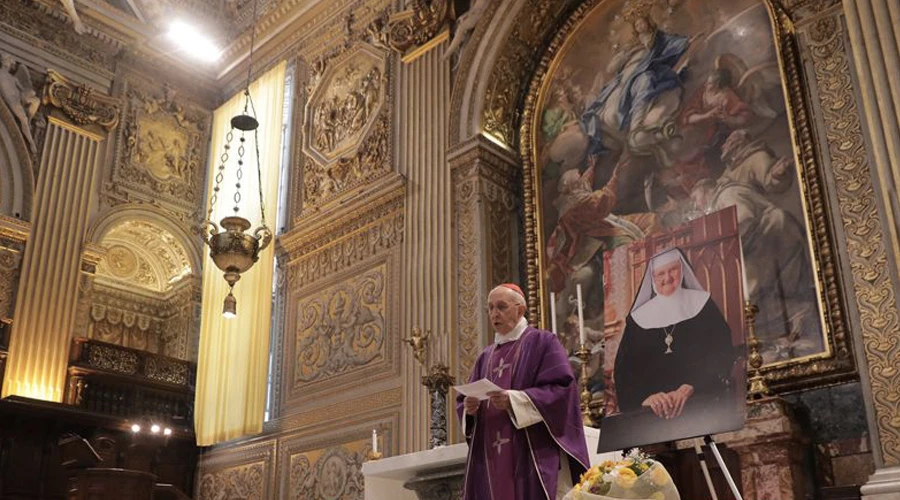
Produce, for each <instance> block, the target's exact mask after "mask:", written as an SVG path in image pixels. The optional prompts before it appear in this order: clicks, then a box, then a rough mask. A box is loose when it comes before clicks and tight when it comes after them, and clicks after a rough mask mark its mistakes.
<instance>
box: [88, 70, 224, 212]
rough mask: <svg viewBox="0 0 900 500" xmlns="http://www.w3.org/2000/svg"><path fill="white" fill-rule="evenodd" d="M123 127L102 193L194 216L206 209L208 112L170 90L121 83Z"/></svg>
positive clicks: (110, 201)
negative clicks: (201, 207) (204, 200)
mask: <svg viewBox="0 0 900 500" xmlns="http://www.w3.org/2000/svg"><path fill="white" fill-rule="evenodd" d="M122 93H123V100H124V105H123V113H122V127H120V131H119V133H118V137H117V141H116V151H115V163H114V165H113V167H112V168H111V170H110V171H109V172H108V175H107V182H106V183H105V184H104V186H103V194H104V195H105V198H106V200H107V203H108V204H109V205H116V204H118V203H122V202H128V201H132V200H135V201H138V200H139V201H146V202H152V203H156V204H159V205H161V206H167V207H170V209H172V210H173V211H176V212H181V213H187V214H191V213H193V212H195V211H196V210H198V208H199V207H200V206H201V204H202V195H203V178H204V171H205V165H206V156H207V155H206V145H207V144H208V140H209V128H210V127H209V124H210V113H209V112H208V111H206V110H204V109H202V108H200V107H198V106H197V105H195V104H194V103H192V102H189V101H187V100H185V99H184V98H182V97H181V96H179V95H178V93H177V91H176V90H175V89H174V88H173V87H171V86H168V85H165V86H160V87H152V86H150V85H148V84H146V83H145V82H141V83H139V82H138V81H137V80H136V79H135V80H134V81H131V80H126V82H125V83H124V84H123V90H122Z"/></svg>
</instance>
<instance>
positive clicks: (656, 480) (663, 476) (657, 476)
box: [650, 465, 671, 486]
mask: <svg viewBox="0 0 900 500" xmlns="http://www.w3.org/2000/svg"><path fill="white" fill-rule="evenodd" d="M670 480H671V479H670V478H669V474H668V473H667V472H666V469H665V467H663V466H662V465H658V466H656V467H654V468H653V472H651V473H650V481H651V482H652V483H653V484H654V485H656V486H663V485H665V484H668V482H669V481H670Z"/></svg>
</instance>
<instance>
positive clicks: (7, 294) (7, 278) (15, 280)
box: [0, 246, 22, 319]
mask: <svg viewBox="0 0 900 500" xmlns="http://www.w3.org/2000/svg"><path fill="white" fill-rule="evenodd" d="M21 266H22V251H21V250H17V249H13V248H7V247H5V246H0V319H6V318H11V317H12V315H13V304H14V303H15V297H16V292H17V289H18V284H19V274H20V272H21Z"/></svg>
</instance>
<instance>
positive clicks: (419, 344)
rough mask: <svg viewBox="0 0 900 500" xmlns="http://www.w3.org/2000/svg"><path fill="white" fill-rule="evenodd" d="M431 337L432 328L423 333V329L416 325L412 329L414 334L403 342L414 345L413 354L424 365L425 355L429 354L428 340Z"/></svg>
mask: <svg viewBox="0 0 900 500" xmlns="http://www.w3.org/2000/svg"><path fill="white" fill-rule="evenodd" d="M429 337H431V331H430V330H429V331H427V332H425V333H424V334H423V333H422V329H421V328H419V327H418V326H415V327H413V330H412V336H410V337H409V338H405V339H403V342H406V343H407V344H409V345H410V347H412V349H413V355H414V356H415V358H416V361H418V362H419V364H421V365H422V366H425V361H426V360H425V356H426V354H427V349H428V345H427V342H428V338H429Z"/></svg>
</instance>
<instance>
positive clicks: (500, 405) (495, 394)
mask: <svg viewBox="0 0 900 500" xmlns="http://www.w3.org/2000/svg"><path fill="white" fill-rule="evenodd" d="M487 395H488V396H490V398H491V399H489V400H488V401H489V402H490V403H491V404H492V405H494V407H495V408H497V409H498V410H508V409H509V394H507V393H506V391H492V392H489V393H487Z"/></svg>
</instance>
